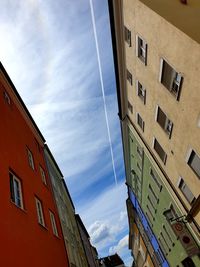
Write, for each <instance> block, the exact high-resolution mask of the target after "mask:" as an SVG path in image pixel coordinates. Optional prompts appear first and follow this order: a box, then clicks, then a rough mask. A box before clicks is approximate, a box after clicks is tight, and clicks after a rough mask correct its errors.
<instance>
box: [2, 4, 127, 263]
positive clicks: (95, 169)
mask: <svg viewBox="0 0 200 267" xmlns="http://www.w3.org/2000/svg"><path fill="white" fill-rule="evenodd" d="M93 6H94V16H95V24H96V32H97V38H98V46H99V54H100V62H101V67H102V77H103V84H104V93H105V103H106V109H107V115H108V123H109V130H110V136H111V141H112V148H113V158H114V166H115V170H116V178H117V184H116V182H115V176H114V172H113V165H112V158H111V152H110V145H109V138H108V130H107V125H106V117H105V110H104V101H103V97H102V88H101V82H100V75H99V69H98V61H97V52H96V46H95V38H94V31H93V25H92V17H91V10H90V1H89V0H73V1H72V0H57V1H55V0H1V8H0V36H1V42H0V60H1V62H2V64H3V65H4V67H5V69H6V70H7V72H8V74H9V76H10V78H11V80H12V81H13V83H14V84H15V86H16V88H17V90H18V92H19V93H20V95H21V97H22V99H23V100H24V102H25V104H26V105H27V107H28V109H29V111H30V113H31V114H32V116H33V118H34V120H35V122H36V123H37V125H38V127H39V128H40V130H41V132H42V134H43V135H44V137H45V139H46V141H47V144H48V146H49V147H50V149H51V151H52V153H53V155H54V157H55V159H56V161H57V163H58V165H59V167H60V169H61V171H62V173H63V174H64V176H65V180H66V183H67V185H68V188H69V191H70V194H71V196H72V199H73V202H74V204H75V207H76V212H77V213H79V214H80V216H81V218H82V220H83V222H84V224H85V226H86V228H87V230H88V232H89V234H90V237H91V242H92V244H93V245H94V246H96V248H97V250H98V253H99V256H100V257H104V256H107V255H108V254H113V253H115V252H117V253H119V255H120V256H121V257H122V258H123V260H124V262H125V263H126V264H127V265H130V263H131V256H130V252H129V251H128V221H127V214H126V205H125V200H126V198H127V189H126V186H125V173H124V165H123V154H122V153H123V152H122V143H121V131H120V124H119V118H118V115H117V113H118V106H117V98H116V85H115V75H114V66H113V58H112V43H111V36H110V26H109V15H108V7H107V0H93Z"/></svg>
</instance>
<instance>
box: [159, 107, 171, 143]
mask: <svg viewBox="0 0 200 267" xmlns="http://www.w3.org/2000/svg"><path fill="white" fill-rule="evenodd" d="M159 111H160V112H161V113H163V114H164V115H165V117H166V119H165V125H164V127H163V125H162V124H161V123H160V122H159V120H158V119H159ZM155 120H156V122H157V123H158V124H159V126H160V127H161V128H162V129H163V130H164V132H165V133H166V134H167V135H168V136H169V138H171V135H172V130H173V125H174V124H173V122H172V121H171V120H170V119H169V118H168V116H167V115H166V113H165V112H164V111H163V110H162V109H161V108H160V106H159V105H157V106H156V116H155Z"/></svg>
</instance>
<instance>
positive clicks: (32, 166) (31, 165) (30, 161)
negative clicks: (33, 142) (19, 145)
mask: <svg viewBox="0 0 200 267" xmlns="http://www.w3.org/2000/svg"><path fill="white" fill-rule="evenodd" d="M27 154H28V163H29V166H30V167H31V169H33V170H35V165H34V160H33V154H32V152H31V151H30V149H29V148H28V147H27Z"/></svg>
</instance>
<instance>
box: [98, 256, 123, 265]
mask: <svg viewBox="0 0 200 267" xmlns="http://www.w3.org/2000/svg"><path fill="white" fill-rule="evenodd" d="M99 266H100V267H125V265H124V262H123V260H122V259H121V258H120V256H119V255H118V254H117V253H116V254H114V255H110V256H107V257H104V258H101V259H99Z"/></svg>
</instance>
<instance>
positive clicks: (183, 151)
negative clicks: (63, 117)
mask: <svg viewBox="0 0 200 267" xmlns="http://www.w3.org/2000/svg"><path fill="white" fill-rule="evenodd" d="M188 2H189V5H188V6H183V5H182V4H181V3H180V2H179V1H171V0H170V1H162V3H161V1H156V0H153V1H148V0H144V1H139V0H134V1H131V0H124V1H123V0H117V1H112V5H113V6H111V8H110V10H111V21H112V15H113V16H114V22H111V25H112V23H114V26H115V28H114V29H113V28H112V30H115V32H114V33H113V40H114V41H113V43H114V45H113V47H114V55H115V69H116V74H117V75H119V77H118V76H117V85H118V91H117V93H118V101H119V103H120V104H119V117H120V119H121V127H122V138H123V145H124V156H125V166H126V179H127V184H128V187H129V190H131V191H133V192H134V194H135V197H137V201H138V202H137V203H138V205H139V206H141V207H139V208H138V216H139V212H140V211H141V212H142V215H141V218H140V219H141V222H142V221H143V222H142V223H143V224H144V225H143V228H144V229H146V228H145V225H146V219H147V221H148V224H149V225H148V227H149V228H150V229H151V231H150V232H152V235H153V236H154V237H155V238H156V239H157V241H156V242H158V243H159V247H160V249H161V250H162V252H163V254H164V255H165V256H164V257H166V259H167V261H168V263H167V262H166V264H169V265H170V266H177V265H181V266H182V264H181V261H182V260H183V259H184V258H185V257H187V256H191V257H192V259H193V261H194V263H195V266H198V265H199V258H198V257H197V256H195V254H197V251H198V245H199V240H200V239H199V223H200V213H199V212H197V215H196V216H195V217H194V218H193V222H192V223H187V224H186V225H185V224H184V222H183V221H180V222H176V221H174V222H173V223H172V222H170V221H169V220H166V217H165V216H164V215H163V212H165V211H166V210H168V209H169V207H170V205H171V204H172V205H173V207H174V209H175V212H176V217H179V215H187V213H188V211H189V210H190V209H191V207H193V206H192V205H193V204H194V203H193V204H191V203H189V202H188V200H187V199H186V197H185V196H184V194H183V193H182V191H181V190H180V188H179V187H178V181H179V179H180V177H182V178H183V179H184V181H185V183H186V184H187V186H188V187H189V189H190V191H191V193H192V194H193V196H194V197H195V198H196V199H197V198H198V197H199V185H200V181H199V177H198V175H196V174H195V173H194V172H193V170H192V169H191V168H190V166H189V164H188V163H187V158H188V153H189V151H190V150H191V149H193V150H194V151H195V152H196V154H197V155H200V143H199V131H200V127H199V118H200V117H199V116H200V113H199V106H200V94H199V86H198V84H199V76H198V73H199V69H200V63H199V58H200V46H199V41H198V40H199V39H198V38H199V37H198V35H199V32H198V31H197V28H196V25H197V24H196V25H195V24H194V25H195V27H193V28H192V25H193V24H192V23H193V22H194V21H197V20H199V16H198V14H197V11H195V6H196V10H198V8H199V4H198V3H197V2H196V1H188ZM144 3H145V4H147V6H146V5H144ZM190 3H191V4H190ZM178 5H180V9H178V11H177V12H173V11H172V12H171V13H170V12H169V10H170V9H169V8H171V10H172V9H173V10H176V8H175V7H178ZM184 7H185V8H188V9H187V10H185V11H183V8H184ZM155 11H156V12H157V13H156V12H155ZM112 12H113V14H112ZM158 13H159V14H158ZM183 14H184V15H183ZM191 14H192V15H191ZM179 16H180V17H182V16H185V19H184V22H183V20H182V21H181V22H180V21H179V20H178V17H179ZM191 16H194V18H191ZM175 17H176V19H177V23H175V22H173V19H174V18H175ZM172 18H173V19H172ZM187 22H188V24H187ZM181 23H182V27H179V24H181ZM194 25H193V26H194ZM124 26H125V27H126V28H127V29H128V30H129V31H130V32H129V36H130V35H131V38H130V42H128V41H126V42H125V37H124V30H125V29H124ZM177 27H178V28H177ZM183 28H184V32H183ZM188 29H189V30H190V29H191V31H190V32H191V34H189V31H188ZM185 33H187V34H189V35H186V34H185ZM194 33H196V37H195V38H194V35H193V34H194ZM138 37H140V38H141V39H142V40H143V41H144V43H146V44H147V49H146V55H147V60H146V62H145V63H146V64H144V61H142V60H141V58H139V57H138V55H137V54H138V46H139V43H138V41H137V40H138ZM191 37H192V38H193V39H192V38H191ZM126 38H127V36H126ZM197 41H198V42H197ZM115 42H116V43H115ZM115 45H116V47H115ZM115 49H116V50H115ZM188 51H190V53H188ZM161 59H164V60H165V61H166V62H167V63H168V64H169V65H170V66H171V67H172V68H173V69H174V70H175V71H176V73H179V74H180V75H181V76H182V78H183V80H182V86H181V90H180V95H179V98H178V99H176V98H175V97H174V95H173V94H172V93H170V92H169V90H167V89H166V88H165V86H164V85H163V84H162V83H161V82H160V74H161ZM127 70H128V71H129V73H131V74H132V81H130V80H129V81H128V79H127ZM137 81H139V82H140V83H141V84H142V85H143V86H144V88H145V89H146V101H145V102H144V101H141V98H140V97H139V96H138V88H137ZM191 88H192V90H191ZM157 106H159V107H160V108H161V109H162V110H163V111H164V112H165V114H166V115H167V117H168V118H169V119H170V120H171V121H172V122H173V128H172V132H171V136H169V135H167V134H166V132H165V131H164V130H163V129H162V128H161V127H160V125H159V124H158V123H157V122H156V110H157ZM138 113H139V114H140V116H141V117H142V119H143V122H144V129H141V127H140V126H139V125H138V123H137V119H136V118H137V117H136V116H137V114H138ZM154 138H156V139H157V140H158V142H159V144H160V145H161V146H162V148H163V150H164V151H165V152H166V155H167V158H166V161H165V162H163V161H162V160H161V159H160V157H159V156H158V154H157V153H156V151H155V149H154V148H153V140H154ZM137 146H139V147H141V148H142V157H141V156H139V154H138V152H137ZM150 168H152V170H153V171H154V172H155V175H156V177H157V181H158V183H160V184H161V185H162V190H160V188H158V185H157V183H155V179H154V180H153V179H152V177H151V176H150ZM150 188H151V189H150ZM150 191H151V192H150ZM152 192H153V193H152ZM150 194H151V195H152V194H153V195H156V203H153V205H152V204H151V203H150V200H149V198H150ZM151 197H152V196H151ZM151 200H152V199H151ZM151 202H152V201H151ZM136 206H137V205H136ZM141 208H142V209H141ZM197 210H198V209H197ZM144 217H145V218H146V219H144ZM174 223H175V224H174ZM176 223H178V224H180V225H181V227H183V229H184V231H185V233H187V234H188V232H187V231H189V236H190V238H191V240H193V241H194V246H195V247H196V249H197V250H196V252H194V251H193V252H194V253H190V252H188V250H187V248H186V246H184V245H183V243H182V242H181V240H182V239H181V237H180V236H179V237H178V236H177V233H175V231H174V225H176ZM180 225H179V226H180ZM164 232H165V235H164V240H162V239H163V238H161V237H162V236H163V233H164ZM168 233H170V237H169V236H168ZM148 239H149V240H152V242H153V239H154V238H152V237H151V236H150V235H149V236H148ZM170 239H171V240H170ZM148 242H149V241H148V240H147V241H146V244H147V243H148ZM163 242H164V245H163ZM166 242H168V243H167V244H166ZM170 242H171V245H169V243H170ZM158 243H157V245H158ZM152 245H153V244H152ZM154 249H155V251H156V253H157V250H156V247H154ZM177 253H178V255H180V257H179V258H178V257H177ZM163 264H165V263H163ZM163 266H164V265H163ZM166 266H167V265H166Z"/></svg>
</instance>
